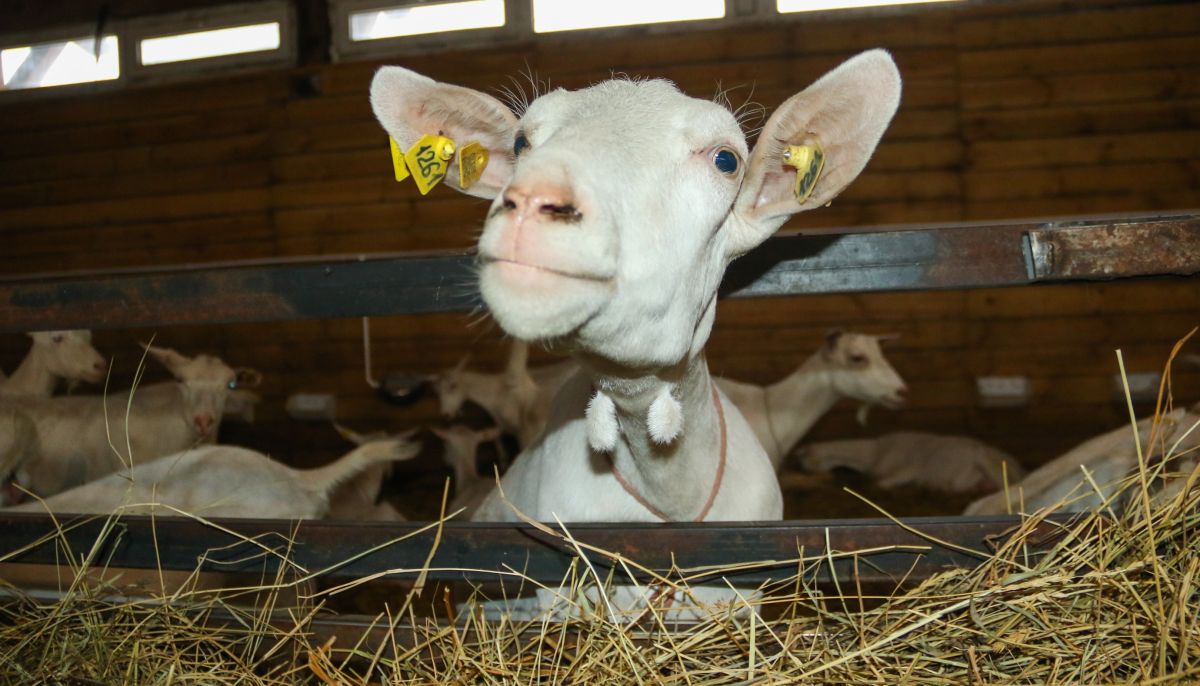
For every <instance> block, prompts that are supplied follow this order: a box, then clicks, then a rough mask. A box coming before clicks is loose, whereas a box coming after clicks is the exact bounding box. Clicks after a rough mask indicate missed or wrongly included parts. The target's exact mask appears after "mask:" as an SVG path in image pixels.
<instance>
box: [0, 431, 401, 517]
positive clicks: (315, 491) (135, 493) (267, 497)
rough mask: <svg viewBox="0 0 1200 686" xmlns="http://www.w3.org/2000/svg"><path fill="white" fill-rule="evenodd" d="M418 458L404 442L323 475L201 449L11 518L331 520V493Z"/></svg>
mask: <svg viewBox="0 0 1200 686" xmlns="http://www.w3.org/2000/svg"><path fill="white" fill-rule="evenodd" d="M419 451H420V446H417V445H414V444H411V443H408V442H406V441H404V440H402V439H395V440H384V441H374V442H371V443H366V444H364V445H362V446H359V447H358V448H355V449H354V450H352V451H350V452H349V453H347V454H346V455H344V456H342V457H340V458H338V459H337V460H335V461H334V462H331V463H330V464H327V465H325V466H323V467H317V468H316V469H292V468H291V467H288V466H287V465H285V464H283V463H282V462H278V461H276V460H272V459H271V458H269V457H267V456H266V455H263V454H262V453H259V452H255V451H253V450H250V449H248V448H239V447H237V446H231V445H212V446H203V447H200V448H194V449H192V450H186V451H184V452H180V453H176V454H174V455H167V456H165V457H160V458H158V459H156V460H153V461H151V462H145V463H142V464H139V465H137V466H136V467H134V468H133V469H132V470H129V469H125V470H122V471H120V472H117V473H115V474H109V475H108V476H106V477H104V478H102V479H99V480H97V481H93V482H91V483H87V484H84V485H82V486H78V487H76V488H73V489H71V490H69V491H64V492H62V493H59V494H57V495H54V496H51V497H49V498H45V499H44V500H43V501H40V502H39V501H32V502H27V503H24V504H22V505H17V506H15V507H10V508H8V510H9V511H15V512H42V511H45V510H47V509H48V510H50V511H51V512H55V513H62V512H73V513H93V514H106V513H110V512H114V511H117V510H118V509H120V510H121V511H122V512H124V513H125V514H148V513H151V512H157V513H158V514H160V515H161V514H166V515H170V514H174V513H173V512H172V511H170V510H169V509H167V508H168V507H169V508H175V509H178V510H182V511H183V512H187V513H190V514H195V515H200V516H203V517H269V518H286V519H315V518H319V517H323V516H325V515H326V513H327V512H328V510H329V493H330V492H331V491H332V490H333V489H334V488H336V487H337V486H338V484H341V483H343V482H344V481H346V480H347V479H350V478H352V477H353V476H354V475H356V474H358V473H359V472H360V471H362V470H363V469H367V468H369V467H371V466H372V465H375V464H378V463H381V462H391V461H394V460H404V459H409V458H411V457H412V456H414V455H416V454H417V453H418V452H419ZM164 506H166V507H164Z"/></svg>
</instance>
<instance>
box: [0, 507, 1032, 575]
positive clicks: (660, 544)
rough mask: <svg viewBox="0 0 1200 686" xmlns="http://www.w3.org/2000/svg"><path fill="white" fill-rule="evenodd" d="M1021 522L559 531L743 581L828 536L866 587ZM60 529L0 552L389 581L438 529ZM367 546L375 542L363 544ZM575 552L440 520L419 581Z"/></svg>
mask: <svg viewBox="0 0 1200 686" xmlns="http://www.w3.org/2000/svg"><path fill="white" fill-rule="evenodd" d="M1018 521H1019V520H1018V519H1017V518H1016V517H948V518H947V517H943V518H933V517H924V518H911V519H906V520H904V522H905V526H901V525H899V524H897V523H896V522H893V521H891V520H885V519H861V520H830V521H820V522H805V521H789V522H733V523H704V524H625V525H612V524H574V525H568V529H569V531H570V533H571V535H572V536H573V537H574V538H575V539H576V540H577V541H579V542H580V543H581V544H583V545H584V546H594V547H595V548H596V549H599V550H604V551H608V552H611V553H616V554H620V555H621V556H623V557H625V558H626V559H628V560H633V561H635V562H637V563H639V564H642V565H645V566H646V567H648V568H650V569H654V570H656V571H659V572H666V571H668V570H670V569H672V568H673V566H677V567H678V568H680V569H699V568H706V567H720V566H728V565H730V564H734V563H742V562H758V561H773V562H768V563H766V564H763V565H762V566H760V567H756V568H754V569H747V570H745V571H743V572H740V573H738V574H737V575H736V576H735V575H732V574H728V573H726V574H724V576H725V577H726V578H730V579H735V578H736V580H737V581H739V582H745V583H760V582H764V581H767V580H771V579H774V580H779V579H781V578H787V577H788V576H790V575H794V574H795V573H796V572H797V562H796V560H797V558H798V557H799V556H800V555H801V551H803V554H804V555H805V556H806V557H808V558H812V557H813V556H823V555H825V553H826V545H827V543H828V546H829V548H830V550H832V551H834V552H835V553H836V552H841V553H854V552H857V553H859V554H858V555H857V556H856V558H855V557H853V556H849V557H843V558H838V559H837V560H836V562H835V563H834V564H833V566H832V569H831V568H830V567H829V566H828V565H826V566H825V568H824V569H823V570H822V571H821V573H820V574H818V575H817V578H816V579H815V580H816V581H818V582H819V581H821V580H822V579H825V580H828V579H830V578H831V577H830V576H829V574H830V572H831V571H834V570H836V572H837V574H838V575H839V578H850V576H851V575H852V574H853V573H854V572H855V571H857V574H858V576H859V579H860V581H861V582H862V583H864V584H881V585H885V586H890V587H892V588H894V587H895V584H896V583H897V582H898V581H899V580H900V579H901V578H907V579H908V580H909V581H920V580H923V579H926V578H928V577H930V576H931V575H934V574H937V573H939V572H941V571H943V570H946V569H949V568H956V567H964V566H973V565H974V564H977V563H978V562H979V561H980V559H982V558H981V555H974V554H971V553H969V552H967V551H972V550H973V551H979V552H980V553H981V554H982V553H986V552H988V551H989V550H991V549H992V548H991V546H992V545H994V543H995V541H996V539H998V538H1002V537H1004V536H1005V535H1006V534H1007V532H1009V531H1011V530H1012V529H1013V528H1014V527H1015V526H1016V525H1017V523H1018ZM59 525H60V526H61V528H62V530H63V533H62V534H59V533H58V531H59V529H58V528H56V526H55V524H54V522H52V521H51V519H50V518H49V517H47V516H44V515H37V514H28V513H4V514H0V558H4V561H5V562H19V563H32V564H61V563H62V562H63V561H64V558H65V557H68V556H72V557H74V558H75V559H76V560H78V559H79V558H80V557H81V556H83V555H86V554H89V553H93V554H94V555H95V559H96V560H98V561H103V564H105V565H108V566H110V567H123V568H133V569H155V568H160V569H165V570H177V571H188V572H190V571H193V570H196V569H200V570H201V571H215V572H230V573H232V572H243V573H256V574H257V573H262V572H263V571H264V570H265V571H267V572H273V571H274V569H276V568H277V566H278V564H279V558H278V557H276V556H275V555H272V554H267V553H265V552H264V550H265V549H270V550H275V551H284V550H285V549H286V550H287V551H288V553H287V554H288V557H289V559H290V560H291V562H292V563H293V564H295V565H298V566H299V567H300V568H303V569H304V570H307V571H308V572H317V571H320V570H327V572H326V574H325V575H324V577H325V578H328V579H339V578H362V577H365V576H368V575H371V574H376V573H379V572H385V571H389V570H410V571H408V572H397V573H395V574H393V575H391V576H390V578H400V579H404V578H409V579H411V578H413V577H414V576H415V575H416V573H417V572H418V571H420V570H421V569H422V568H423V567H424V565H425V561H426V559H427V557H428V556H429V554H430V551H431V550H432V549H434V548H435V544H434V535H435V531H434V528H433V527H431V526H430V525H429V524H428V523H405V524H390V523H386V524H384V523H371V522H329V521H305V522H300V523H295V522H288V521H284V520H224V521H221V522H220V527H217V526H212V525H209V524H205V523H201V522H197V521H194V520H191V519H183V518H174V517H171V518H162V517H159V518H157V519H152V518H150V517H133V516H130V517H125V518H122V519H120V520H119V521H118V522H117V523H116V524H115V525H112V526H107V525H106V524H105V518H103V517H80V518H78V519H76V520H71V519H70V518H64V519H60V521H59ZM423 528H424V529H425V530H424V531H420V530H421V529H423ZM913 531H920V532H922V533H924V534H925V535H924V536H921V535H917V534H914V533H913ZM229 532H236V533H237V534H238V535H237V536H235V535H232V534H231V533H229ZM247 540H253V541H255V542H256V544H254V545H252V544H250V543H247V542H246V541H247ZM942 542H944V543H945V544H943V543H942ZM68 551H69V552H68ZM368 551H374V552H370V553H369V554H364V553H367V552H368ZM587 555H588V557H589V561H590V562H591V564H592V565H593V566H594V567H595V568H596V569H600V570H607V569H609V568H610V567H616V572H617V573H618V574H622V575H623V572H622V568H621V567H620V566H618V565H614V564H613V562H612V560H611V559H610V558H609V557H608V556H607V555H605V554H602V553H598V552H592V551H591V550H589V551H588V552H587ZM575 556H576V551H575V550H574V548H573V547H572V546H570V545H568V544H567V543H566V542H565V541H564V540H562V539H560V538H557V537H554V536H550V535H547V534H546V533H544V532H540V531H538V530H536V529H535V528H533V527H531V526H527V525H509V524H491V523H457V522H450V523H447V524H446V525H445V527H444V530H443V531H442V534H441V538H440V543H438V544H437V545H436V553H435V554H434V555H433V558H432V560H431V561H430V571H429V574H428V577H427V578H429V579H430V580H435V581H447V582H449V581H462V580H469V581H473V582H504V581H506V580H508V581H512V580H513V577H512V575H511V574H509V575H505V574H504V572H505V570H509V571H519V572H521V573H522V574H524V575H527V576H528V577H530V578H532V579H536V580H538V581H542V582H557V581H560V580H562V579H563V578H564V576H565V575H566V574H567V572H568V570H569V568H570V566H571V562H572V560H573V559H575ZM602 574H603V572H602ZM822 574H823V575H824V576H823V577H822V576H821V575H822ZM713 581H719V579H713ZM699 582H701V583H702V580H701V581H699Z"/></svg>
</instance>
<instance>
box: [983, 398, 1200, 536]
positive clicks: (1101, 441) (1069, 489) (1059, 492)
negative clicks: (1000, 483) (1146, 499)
mask: <svg viewBox="0 0 1200 686" xmlns="http://www.w3.org/2000/svg"><path fill="white" fill-rule="evenodd" d="M1135 441H1136V443H1135ZM1151 441H1153V442H1151ZM1139 444H1140V445H1141V447H1142V453H1143V455H1144V456H1145V459H1146V463H1147V465H1148V466H1149V467H1151V468H1153V467H1154V466H1155V465H1156V464H1157V463H1159V462H1161V461H1162V460H1163V456H1164V455H1166V456H1167V457H1168V458H1169V460H1170V462H1171V464H1168V465H1167V466H1166V467H1167V470H1168V473H1175V472H1177V471H1178V470H1179V469H1180V468H1185V469H1187V470H1188V471H1190V469H1191V467H1190V465H1194V463H1195V460H1196V451H1197V450H1198V449H1200V405H1197V406H1195V407H1193V408H1191V409H1190V410H1186V409H1183V408H1180V409H1177V410H1173V411H1171V412H1168V413H1166V414H1164V415H1163V416H1162V417H1161V418H1160V421H1159V423H1158V426H1155V422H1154V418H1153V417H1147V418H1145V419H1142V420H1141V421H1139V422H1138V423H1137V433H1136V438H1135V433H1134V430H1133V428H1132V427H1131V426H1130V425H1125V426H1121V427H1118V428H1116V429H1113V430H1112V431H1109V432H1108V433H1105V434H1101V435H1099V436H1096V437H1095V438H1091V439H1088V440H1086V441H1084V442H1083V443H1080V444H1079V445H1077V446H1075V447H1074V448H1072V449H1071V450H1069V451H1067V452H1066V453H1064V454H1062V455H1060V456H1059V457H1057V458H1055V459H1053V460H1051V461H1050V462H1047V463H1046V464H1044V465H1042V466H1041V467H1038V468H1037V469H1035V470H1033V471H1032V472H1030V473H1029V475H1028V476H1026V477H1025V478H1024V479H1022V480H1021V481H1020V482H1018V483H1016V484H1015V485H1014V486H1012V487H1010V488H1009V489H1008V492H1007V496H1008V499H1007V500H1005V495H1006V494H1005V492H1004V491H1000V492H998V493H993V494H991V495H989V496H985V497H983V498H980V499H979V500H976V501H975V502H973V503H971V504H970V505H968V506H967V509H966V510H965V511H964V512H963V514H969V515H977V514H978V515H983V514H1006V513H1008V512H1010V511H1011V512H1033V511H1035V510H1039V509H1041V508H1045V507H1052V506H1058V505H1060V504H1061V505H1062V507H1061V509H1062V510H1063V511H1065V512H1081V511H1085V510H1095V509H1097V508H1100V507H1104V506H1111V505H1112V502H1111V501H1112V499H1113V496H1114V495H1115V494H1116V493H1117V492H1118V490H1119V488H1120V486H1121V484H1122V481H1123V480H1124V479H1125V478H1126V477H1128V476H1129V475H1130V474H1131V473H1133V471H1134V470H1136V469H1137V468H1138V445H1139Z"/></svg>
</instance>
